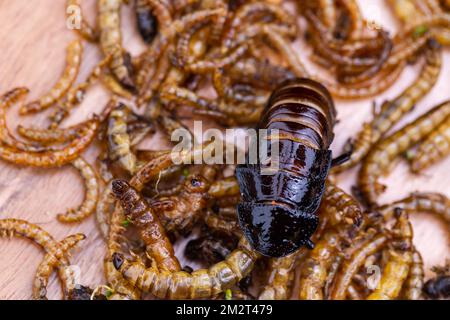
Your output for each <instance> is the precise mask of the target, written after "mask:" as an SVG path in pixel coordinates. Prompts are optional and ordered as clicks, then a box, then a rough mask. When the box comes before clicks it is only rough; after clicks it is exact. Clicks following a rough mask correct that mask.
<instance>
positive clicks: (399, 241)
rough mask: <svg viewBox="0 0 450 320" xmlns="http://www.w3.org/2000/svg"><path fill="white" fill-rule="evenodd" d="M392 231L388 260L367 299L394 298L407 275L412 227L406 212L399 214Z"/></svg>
mask: <svg viewBox="0 0 450 320" xmlns="http://www.w3.org/2000/svg"><path fill="white" fill-rule="evenodd" d="M393 232H394V239H393V240H392V241H391V243H390V246H391V247H392V248H390V249H389V251H388V261H387V263H386V265H385V267H384V270H383V274H382V275H381V279H380V282H379V284H378V286H377V288H376V289H375V290H374V292H372V293H371V294H370V295H369V296H368V297H367V299H368V300H393V299H396V298H397V297H398V296H399V295H400V291H401V289H402V286H403V283H404V282H405V280H406V278H407V277H408V274H409V269H410V265H411V262H412V227H411V223H410V222H409V220H408V216H407V214H405V213H402V214H401V215H400V217H399V218H398V221H397V224H396V226H395V229H394V230H393Z"/></svg>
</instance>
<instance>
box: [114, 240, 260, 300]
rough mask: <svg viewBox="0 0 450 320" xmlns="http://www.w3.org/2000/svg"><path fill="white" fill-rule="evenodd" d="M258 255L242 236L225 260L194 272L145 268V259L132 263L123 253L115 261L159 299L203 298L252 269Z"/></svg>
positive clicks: (117, 267) (121, 270)
mask: <svg viewBox="0 0 450 320" xmlns="http://www.w3.org/2000/svg"><path fill="white" fill-rule="evenodd" d="M258 257H259V255H258V254H257V253H256V252H254V251H253V250H252V249H251V247H250V245H249V244H248V242H247V241H246V240H245V239H241V241H240V242H239V245H238V248H237V249H235V250H234V251H233V252H232V253H231V254H230V255H229V256H228V257H227V258H226V259H225V260H224V261H221V262H219V263H216V264H215V265H213V266H211V267H210V268H209V269H199V270H196V271H194V272H192V273H187V272H184V271H178V272H169V271H165V270H160V269H158V268H157V267H156V266H152V267H150V268H148V269H146V267H145V265H144V264H143V263H142V262H134V263H132V262H129V261H127V260H126V259H125V258H124V256H123V255H121V254H114V255H113V257H112V262H113V264H114V266H115V267H116V269H117V270H119V271H120V272H121V273H122V274H123V276H124V277H125V279H127V280H128V281H129V282H130V283H131V284H132V285H133V286H136V287H137V288H139V289H141V290H143V291H144V292H150V293H152V294H153V295H154V296H156V297H158V298H161V299H163V298H169V299H202V298H211V297H213V296H216V295H217V294H219V293H221V292H224V291H225V290H227V289H230V288H231V287H233V286H234V285H235V284H237V283H238V282H239V281H240V280H242V279H243V278H245V277H246V276H247V275H248V274H249V273H250V272H251V271H252V269H253V266H254V264H255V261H256V260H257V258H258Z"/></svg>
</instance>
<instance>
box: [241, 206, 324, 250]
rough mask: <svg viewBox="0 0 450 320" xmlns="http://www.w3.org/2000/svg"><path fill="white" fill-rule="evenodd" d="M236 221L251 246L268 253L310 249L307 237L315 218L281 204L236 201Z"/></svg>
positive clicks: (313, 230) (310, 233)
mask: <svg viewBox="0 0 450 320" xmlns="http://www.w3.org/2000/svg"><path fill="white" fill-rule="evenodd" d="M238 216H239V224H240V226H241V229H242V230H243V232H244V235H245V236H246V238H247V239H248V241H249V242H250V244H251V245H252V247H253V248H254V249H255V250H256V251H258V252H259V253H261V254H262V255H265V256H268V257H275V258H279V257H284V256H287V255H288V254H291V253H293V252H295V251H297V250H298V249H300V248H301V247H303V246H306V247H307V248H310V249H312V248H313V247H314V244H313V243H312V241H311V240H310V237H311V236H312V235H313V234H314V232H315V231H316V228H317V225H318V223H319V219H318V217H317V216H316V215H315V214H310V213H306V212H302V211H300V210H297V209H295V208H293V207H290V206H286V205H282V204H276V203H274V204H267V203H264V204H262V203H246V202H242V203H240V204H239V205H238Z"/></svg>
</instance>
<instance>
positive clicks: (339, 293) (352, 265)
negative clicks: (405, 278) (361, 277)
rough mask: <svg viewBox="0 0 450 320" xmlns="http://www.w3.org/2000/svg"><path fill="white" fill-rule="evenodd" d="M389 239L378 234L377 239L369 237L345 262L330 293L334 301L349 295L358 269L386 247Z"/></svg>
mask: <svg viewBox="0 0 450 320" xmlns="http://www.w3.org/2000/svg"><path fill="white" fill-rule="evenodd" d="M386 241H387V237H386V236H385V235H382V234H378V235H376V236H375V237H368V238H367V239H366V240H364V241H363V243H362V245H361V246H360V247H359V248H357V249H356V250H355V251H354V252H353V253H352V255H351V257H350V258H349V259H348V260H344V262H343V263H342V265H341V269H340V272H339V273H338V274H337V277H336V280H335V283H334V285H333V288H332V290H331V292H330V298H331V299H332V300H342V299H344V298H345V296H346V295H347V290H348V286H349V285H350V282H351V280H352V278H353V276H354V275H355V274H356V272H357V271H358V269H359V268H360V267H361V266H362V265H363V264H364V261H365V260H366V258H367V257H368V256H370V255H372V254H374V253H376V252H378V251H379V250H380V249H381V248H382V247H384V246H385V244H386Z"/></svg>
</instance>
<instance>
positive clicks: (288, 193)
mask: <svg viewBox="0 0 450 320" xmlns="http://www.w3.org/2000/svg"><path fill="white" fill-rule="evenodd" d="M335 119H336V110H335V108H334V104H333V101H332V99H331V96H330V94H329V93H328V91H327V90H326V88H325V87H323V86H322V85H321V84H319V83H317V82H315V81H313V80H310V79H295V80H291V81H288V82H285V83H283V84H282V85H281V86H280V87H278V88H277V89H276V90H275V91H274V92H273V93H272V96H271V97H270V99H269V102H268V104H267V107H266V109H265V111H264V113H263V116H262V118H261V121H260V123H259V125H258V129H267V130H268V134H267V135H268V140H271V142H272V143H269V141H268V142H267V143H268V158H269V159H270V161H258V162H257V163H256V164H250V163H247V164H245V165H241V166H238V168H237V170H236V174H237V178H238V181H239V185H240V190H241V195H242V202H241V203H240V204H239V207H238V211H239V222H240V224H241V227H242V229H243V230H244V233H245V235H246V236H247V238H248V239H249V241H250V243H251V244H252V245H253V247H254V248H255V249H256V250H258V251H260V252H261V253H262V254H264V255H268V256H275V257H279V256H284V255H287V254H289V253H291V252H293V251H295V250H297V249H298V248H299V247H301V246H303V245H307V246H312V245H313V244H312V243H311V241H310V239H309V238H310V236H311V235H312V234H313V233H314V231H315V229H316V227H317V224H318V217H317V215H316V211H317V210H318V207H319V205H320V201H321V198H322V194H323V191H324V185H325V179H326V176H327V174H328V170H329V168H330V164H331V151H330V150H329V149H328V148H329V146H330V144H331V142H332V140H333V127H334V123H335ZM274 129H277V131H273V130H274ZM276 138H278V149H274V147H273V146H274V144H273V143H274V142H275V139H276ZM275 143H276V142H275ZM275 151H276V152H277V153H278V154H275ZM249 159H250V158H249ZM274 163H276V165H275V166H274ZM274 168H276V169H275V170H274Z"/></svg>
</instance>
